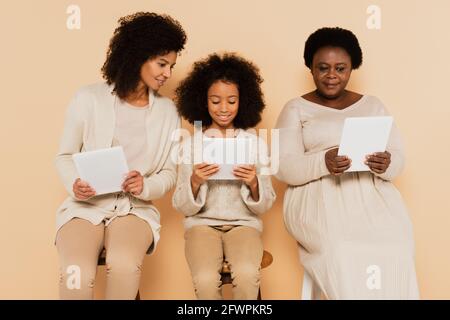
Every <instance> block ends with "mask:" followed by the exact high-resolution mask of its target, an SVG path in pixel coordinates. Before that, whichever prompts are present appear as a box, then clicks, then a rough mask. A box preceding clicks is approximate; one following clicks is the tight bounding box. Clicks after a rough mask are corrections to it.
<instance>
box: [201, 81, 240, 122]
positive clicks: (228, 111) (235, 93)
mask: <svg viewBox="0 0 450 320" xmlns="http://www.w3.org/2000/svg"><path fill="white" fill-rule="evenodd" d="M238 109H239V89H238V87H237V85H236V84H234V83H231V82H224V81H222V80H218V81H216V82H214V83H213V84H212V85H211V86H210V87H209V89H208V112H209V115H210V116H211V118H212V124H211V128H215V129H219V130H226V129H233V128H234V126H233V120H234V118H235V117H236V115H237V113H238Z"/></svg>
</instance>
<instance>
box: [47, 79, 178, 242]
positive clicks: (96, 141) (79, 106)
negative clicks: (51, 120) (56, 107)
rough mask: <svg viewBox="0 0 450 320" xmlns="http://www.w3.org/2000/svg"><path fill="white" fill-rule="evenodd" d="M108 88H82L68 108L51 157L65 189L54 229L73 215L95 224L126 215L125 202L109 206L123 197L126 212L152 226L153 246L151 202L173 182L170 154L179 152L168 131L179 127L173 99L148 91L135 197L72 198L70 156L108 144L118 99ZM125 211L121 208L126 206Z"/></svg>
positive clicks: (154, 212) (73, 172)
mask: <svg viewBox="0 0 450 320" xmlns="http://www.w3.org/2000/svg"><path fill="white" fill-rule="evenodd" d="M112 90H113V87H112V86H108V85H107V84H105V83H98V84H94V85H89V86H86V87H83V88H81V89H80V90H79V91H78V92H77V93H76V94H75V97H74V98H73V100H72V101H71V103H70V105H69V108H68V110H67V114H66V119H65V125H64V131H63V135H62V139H61V143H60V147H59V151H58V154H57V156H56V161H55V163H56V168H57V171H58V173H59V176H60V178H61V180H62V182H63V184H64V186H65V188H66V190H67V192H68V193H69V197H68V198H67V199H66V200H65V201H64V202H63V204H62V205H61V206H60V207H59V209H58V211H57V217H56V228H57V230H59V228H61V227H62V226H63V225H64V224H65V223H67V222H68V221H70V220H71V219H72V218H75V217H79V218H83V219H86V220H89V221H91V222H92V223H93V224H99V223H101V222H102V221H103V220H105V218H106V219H111V218H114V217H115V216H121V215H126V214H129V213H130V212H129V211H130V210H128V206H123V203H122V207H125V208H124V209H123V210H122V212H117V211H116V212H114V211H112V208H113V207H114V205H116V204H117V202H118V201H119V203H118V204H119V205H120V204H121V203H120V201H125V200H126V201H128V203H129V207H130V208H132V210H131V213H133V214H136V215H137V216H139V217H141V218H143V219H144V220H146V221H147V222H149V223H150V224H151V226H152V229H153V232H154V233H157V234H154V238H155V244H156V242H157V240H158V239H159V228H160V226H159V212H158V210H157V209H156V207H155V206H153V205H152V200H155V199H158V198H160V197H162V196H163V195H164V194H165V193H166V192H168V191H169V190H170V189H171V188H172V187H173V186H174V185H175V182H176V175H177V173H176V164H175V163H174V162H173V161H172V160H173V159H172V158H171V156H170V154H172V152H173V153H177V152H178V142H177V141H173V139H172V134H173V133H174V132H175V131H176V129H178V128H179V127H180V124H181V119H180V117H179V116H178V113H177V110H176V107H175V105H174V103H173V102H172V101H171V100H170V99H168V98H165V97H162V96H159V95H157V94H153V93H152V92H151V93H150V103H151V105H150V112H149V113H148V115H147V118H146V128H147V141H148V152H147V154H146V155H145V159H146V160H145V161H144V162H143V163H142V164H141V168H139V171H140V172H141V174H142V175H143V176H144V187H143V191H142V193H141V194H140V195H138V196H129V197H124V196H123V194H122V195H121V196H118V195H116V194H109V195H102V196H95V197H92V198H90V199H88V200H86V201H79V200H76V199H75V198H74V194H73V191H72V186H73V183H74V181H75V180H76V179H77V178H78V173H77V171H76V168H75V166H74V163H73V160H72V154H74V153H77V152H80V151H81V152H83V151H92V150H96V149H102V148H109V147H111V146H112V140H113V135H114V127H115V112H114V104H115V103H116V99H119V98H118V97H117V96H116V95H115V94H113V93H112ZM125 209H126V210H125Z"/></svg>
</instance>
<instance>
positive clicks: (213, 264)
mask: <svg viewBox="0 0 450 320" xmlns="http://www.w3.org/2000/svg"><path fill="white" fill-rule="evenodd" d="M261 82H262V79H261V77H260V76H259V73H258V69H257V68H256V67H255V66H254V65H253V64H252V63H250V62H249V61H247V60H245V59H243V58H241V57H239V56H236V55H231V54H225V55H222V56H220V55H217V54H212V55H210V56H209V57H208V58H207V59H205V60H202V61H199V62H197V63H196V64H195V65H194V69H193V71H192V72H191V73H190V74H189V75H188V76H187V78H186V79H185V80H183V82H182V83H181V84H180V86H179V87H178V88H177V107H178V110H179V112H180V114H181V115H182V116H183V117H184V118H185V119H187V120H188V121H189V122H191V123H194V122H195V121H202V125H203V129H204V132H202V131H201V130H199V132H196V133H195V135H194V138H193V139H192V138H191V137H189V138H187V139H186V140H185V141H184V142H183V149H182V151H183V163H182V164H180V165H179V175H178V180H177V186H176V190H175V193H174V195H173V205H174V207H175V208H176V209H177V210H178V211H180V212H182V213H183V214H184V215H185V217H186V218H185V220H184V226H185V230H186V231H185V239H186V243H185V253H186V259H187V262H188V264H189V267H190V269H191V274H192V280H193V283H194V289H195V293H196V295H197V298H199V299H221V298H222V295H221V292H220V289H221V288H220V287H221V282H220V278H221V276H220V270H221V269H222V263H223V260H224V259H225V260H226V261H227V262H228V264H229V266H230V270H231V277H232V281H233V297H234V298H235V299H256V298H257V295H258V289H259V281H260V264H261V259H262V255H263V244H262V239H261V232H262V227H263V226H262V221H261V218H260V216H261V215H262V214H263V213H265V212H266V211H267V210H269V209H270V208H271V206H272V204H273V202H274V200H275V193H274V191H273V189H272V183H271V180H270V176H269V175H268V172H267V171H268V170H265V171H266V172H264V169H268V168H262V166H263V165H267V162H268V161H267V160H268V158H267V147H266V145H265V143H264V141H263V140H262V139H258V138H257V136H256V135H255V134H254V133H251V132H250V131H246V129H249V128H252V127H253V126H255V125H256V124H258V122H259V121H260V120H261V113H262V111H263V108H264V101H263V94H262V92H261V88H260V83H261ZM203 137H208V138H213V139H214V138H219V137H227V138H233V137H237V138H242V139H251V141H252V142H253V143H252V144H253V145H254V146H255V149H254V151H256V152H255V153H254V156H253V157H252V158H256V159H255V160H256V161H255V163H256V165H249V164H247V165H236V166H235V167H234V170H233V174H234V176H235V178H236V179H235V180H214V179H212V180H211V179H209V178H213V177H212V176H213V175H214V174H215V173H217V172H218V170H219V167H220V165H219V164H208V163H198V164H197V163H196V164H194V162H193V161H195V160H196V156H197V155H196V154H195V152H196V150H198V149H197V147H199V145H198V144H200V145H201V144H202V139H203ZM192 142H193V143H192ZM196 142H198V144H197V145H196ZM256 146H257V148H256ZM199 156H200V157H201V154H200V155H199ZM200 157H199V158H200ZM227 157H228V154H227ZM251 163H252V162H251Z"/></svg>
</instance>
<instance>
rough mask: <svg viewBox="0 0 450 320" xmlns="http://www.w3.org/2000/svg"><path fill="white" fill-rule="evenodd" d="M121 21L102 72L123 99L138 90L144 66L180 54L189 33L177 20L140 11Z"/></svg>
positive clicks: (110, 44)
mask: <svg viewBox="0 0 450 320" xmlns="http://www.w3.org/2000/svg"><path fill="white" fill-rule="evenodd" d="M118 22H119V27H117V29H116V30H115V31H114V35H113V37H112V38H111V40H110V43H109V49H108V53H107V56H106V61H105V63H104V64H103V67H102V69H101V71H102V75H103V78H104V79H105V80H106V82H107V83H108V84H114V91H115V92H116V94H117V95H118V96H119V97H120V98H122V99H123V98H125V97H126V96H127V95H128V94H129V93H130V92H132V91H134V90H135V89H136V87H137V85H138V83H139V80H140V71H141V67H142V65H143V64H144V63H145V62H146V61H147V60H148V59H151V58H154V57H156V56H159V55H164V54H167V53H169V52H172V51H175V52H177V53H179V52H180V51H181V50H183V49H184V45H185V43H186V34H185V32H184V30H183V28H182V27H181V25H180V23H179V22H178V21H176V20H174V19H173V18H171V17H170V16H168V15H159V14H156V13H152V12H137V13H135V14H132V15H128V16H125V17H122V18H120V19H119V21H118Z"/></svg>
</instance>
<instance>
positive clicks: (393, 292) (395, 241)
mask: <svg viewBox="0 0 450 320" xmlns="http://www.w3.org/2000/svg"><path fill="white" fill-rule="evenodd" d="M387 114H388V113H387V111H386V109H385V107H384V106H383V104H382V103H381V102H380V100H379V99H377V98H375V97H373V96H363V97H362V98H361V99H360V100H359V101H357V102H356V103H354V104H353V105H351V106H349V107H348V108H345V109H343V110H337V109H332V108H328V107H325V106H322V105H319V104H316V103H312V102H310V101H307V100H306V99H304V98H296V99H293V100H291V101H289V102H288V103H287V104H286V106H285V107H284V108H283V110H282V112H281V114H280V116H279V118H278V122H277V128H280V170H279V172H278V173H277V175H276V176H277V178H279V179H280V180H282V181H284V182H286V183H287V184H288V185H289V187H288V189H287V191H286V194H285V197H284V219H285V224H286V228H287V229H288V231H289V232H290V234H291V235H292V236H293V237H294V238H295V239H296V240H297V241H298V242H299V245H300V246H299V248H300V258H301V261H302V264H303V266H304V267H305V270H306V272H308V273H309V274H310V275H311V277H312V278H313V279H314V281H315V282H316V283H317V284H318V285H319V287H320V288H321V290H322V292H323V293H324V295H325V296H326V297H327V298H329V299H415V298H418V288H417V282H416V274H415V267H414V241H413V232H412V225H411V221H410V219H409V216H408V212H407V210H406V208H405V205H404V203H403V200H402V197H401V195H400V193H399V192H398V190H397V189H396V187H395V186H394V185H393V184H392V182H391V181H392V180H393V179H394V178H395V177H397V176H398V175H399V174H400V172H401V170H402V168H403V166H404V152H403V145H402V142H401V140H400V136H399V133H398V130H397V128H396V127H395V125H394V127H393V129H392V132H391V136H390V139H389V142H388V147H387V151H389V152H390V153H391V154H392V159H391V160H392V163H391V164H390V166H389V168H388V169H387V171H386V172H385V173H383V174H374V173H371V172H367V171H366V172H347V173H344V174H343V175H342V176H340V177H335V176H332V175H330V174H329V172H328V170H327V167H326V165H325V153H326V151H327V150H329V149H330V148H334V147H338V146H339V142H340V137H341V132H342V128H343V125H344V120H345V118H347V117H361V116H365V117H367V116H382V115H387ZM378 271H379V272H378ZM372 276H373V277H372ZM378 280H379V282H377V281H378Z"/></svg>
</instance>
